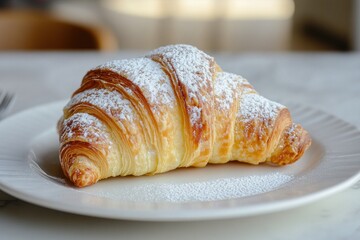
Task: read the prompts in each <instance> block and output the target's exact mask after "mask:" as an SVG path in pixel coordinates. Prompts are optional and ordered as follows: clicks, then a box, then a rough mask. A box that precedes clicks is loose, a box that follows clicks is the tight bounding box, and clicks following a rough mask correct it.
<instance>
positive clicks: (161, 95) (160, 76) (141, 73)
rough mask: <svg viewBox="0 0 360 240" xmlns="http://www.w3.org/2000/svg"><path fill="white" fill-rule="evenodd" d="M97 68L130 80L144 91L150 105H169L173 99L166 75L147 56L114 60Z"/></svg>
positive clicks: (158, 65)
mask: <svg viewBox="0 0 360 240" xmlns="http://www.w3.org/2000/svg"><path fill="white" fill-rule="evenodd" d="M97 69H109V70H111V71H114V72H116V73H118V74H120V75H122V76H123V77H125V78H127V79H129V80H130V81H132V83H133V84H135V85H137V86H138V87H139V88H140V89H141V91H142V92H143V93H144V95H145V97H146V99H147V101H148V102H149V104H150V106H156V105H159V104H165V105H169V104H171V103H172V102H173V101H174V94H173V92H172V88H171V84H170V81H169V78H168V76H167V75H166V74H165V72H164V71H163V70H162V69H161V65H160V64H159V63H157V62H154V61H152V60H151V59H149V58H133V59H123V60H115V61H111V62H108V63H105V64H104V65H101V66H99V67H97ZM170 106H171V105H170Z"/></svg>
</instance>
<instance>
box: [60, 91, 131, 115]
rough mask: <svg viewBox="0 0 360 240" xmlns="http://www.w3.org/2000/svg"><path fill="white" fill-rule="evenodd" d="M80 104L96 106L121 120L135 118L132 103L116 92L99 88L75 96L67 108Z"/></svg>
mask: <svg viewBox="0 0 360 240" xmlns="http://www.w3.org/2000/svg"><path fill="white" fill-rule="evenodd" d="M78 103H89V104H91V105H94V106H96V107H98V108H100V109H101V110H103V111H105V112H106V113H107V114H108V115H109V116H114V117H115V118H117V119H120V120H128V121H132V120H133V119H134V118H135V116H134V111H133V109H132V106H131V103H130V101H129V100H127V99H125V98H124V97H123V96H122V95H121V94H120V93H118V92H117V91H115V90H113V91H109V90H107V89H97V88H94V89H89V90H86V91H84V92H81V93H78V94H76V95H75V96H73V97H72V99H71V100H70V102H69V103H68V104H67V105H66V107H65V108H67V109H69V108H71V107H72V106H74V105H76V104H78Z"/></svg>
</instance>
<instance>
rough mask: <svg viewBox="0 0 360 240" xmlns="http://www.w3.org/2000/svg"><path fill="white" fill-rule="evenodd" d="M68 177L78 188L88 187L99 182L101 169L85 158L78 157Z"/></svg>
mask: <svg viewBox="0 0 360 240" xmlns="http://www.w3.org/2000/svg"><path fill="white" fill-rule="evenodd" d="M68 176H69V178H70V180H71V182H73V183H74V184H75V186H77V187H86V186H89V185H92V184H94V183H96V182H97V181H99V179H100V173H99V169H98V168H97V166H96V165H95V164H93V163H92V161H91V160H90V159H89V158H87V157H85V156H78V157H76V159H75V160H74V162H73V164H72V165H71V167H70V168H69V171H68Z"/></svg>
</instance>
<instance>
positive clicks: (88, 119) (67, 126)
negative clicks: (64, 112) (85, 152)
mask: <svg viewBox="0 0 360 240" xmlns="http://www.w3.org/2000/svg"><path fill="white" fill-rule="evenodd" d="M77 132H81V134H77ZM79 136H80V137H81V138H84V139H86V140H87V141H88V142H95V143H96V142H101V141H104V140H105V139H108V138H109V137H108V135H107V131H106V127H105V126H104V125H103V124H102V123H101V121H100V120H99V119H97V118H96V117H94V116H92V115H90V114H88V113H75V114H74V115H72V116H71V117H69V118H68V119H65V120H64V122H63V132H62V136H61V138H63V139H64V138H65V139H71V138H72V137H79Z"/></svg>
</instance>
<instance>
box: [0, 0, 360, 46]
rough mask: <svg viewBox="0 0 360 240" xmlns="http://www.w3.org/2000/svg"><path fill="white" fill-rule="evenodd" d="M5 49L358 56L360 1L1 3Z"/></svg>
mask: <svg viewBox="0 0 360 240" xmlns="http://www.w3.org/2000/svg"><path fill="white" fill-rule="evenodd" d="M0 34H1V37H0V51H9V50H11V51H13V50H68V49H69V50H74V49H76V50H80V49H86V50H88V49H93V50H101V51H117V50H122V49H137V50H148V49H153V48H156V47H159V46H161V45H165V44H171V43H187V44H192V45H195V46H197V47H198V48H200V49H203V50H206V51H219V52H246V51H258V52H260V51H261V52H264V51H359V50H360V0H315V1H313V0H29V1H25V0H13V1H11V0H0Z"/></svg>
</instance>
